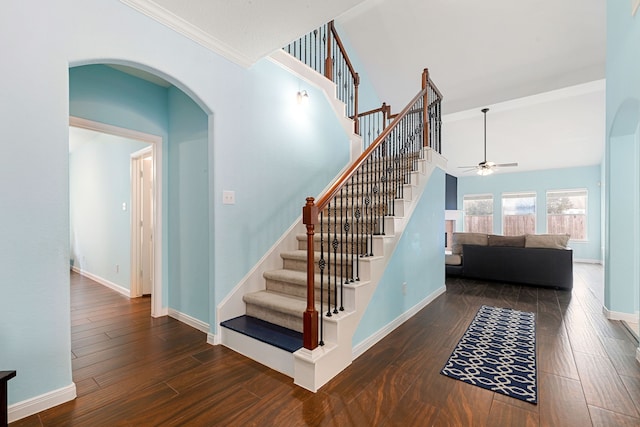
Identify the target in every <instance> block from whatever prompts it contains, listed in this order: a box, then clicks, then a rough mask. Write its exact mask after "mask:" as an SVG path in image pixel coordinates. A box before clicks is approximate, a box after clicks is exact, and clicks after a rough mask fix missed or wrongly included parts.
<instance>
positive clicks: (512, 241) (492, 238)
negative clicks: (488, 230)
mask: <svg viewBox="0 0 640 427" xmlns="http://www.w3.org/2000/svg"><path fill="white" fill-rule="evenodd" d="M524 241H525V236H524V235H522V236H498V235H496V234H490V235H489V246H509V247H513V248H524Z"/></svg>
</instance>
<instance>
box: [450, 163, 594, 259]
mask: <svg viewBox="0 0 640 427" xmlns="http://www.w3.org/2000/svg"><path fill="white" fill-rule="evenodd" d="M600 179H601V174H600V166H597V165H596V166H585V167H578V168H568V169H548V170H543V171H532V172H515V173H508V174H494V175H489V176H461V177H458V208H460V209H462V206H463V204H462V200H463V198H464V196H465V194H492V195H493V230H494V233H495V234H502V193H511V192H518V191H535V192H536V195H537V198H536V233H538V234H544V233H546V232H547V223H546V214H547V208H546V206H547V201H546V193H547V191H548V190H569V189H577V188H586V189H587V193H588V194H587V203H588V206H587V241H577V240H571V241H570V242H569V245H570V246H571V248H572V249H573V258H574V259H576V260H589V261H601V260H602V256H601V253H602V249H601V246H602V244H601V230H600V226H601V221H600V217H601V188H600ZM463 224H464V223H463V221H458V223H457V224H456V227H457V228H458V230H459V231H462V227H463Z"/></svg>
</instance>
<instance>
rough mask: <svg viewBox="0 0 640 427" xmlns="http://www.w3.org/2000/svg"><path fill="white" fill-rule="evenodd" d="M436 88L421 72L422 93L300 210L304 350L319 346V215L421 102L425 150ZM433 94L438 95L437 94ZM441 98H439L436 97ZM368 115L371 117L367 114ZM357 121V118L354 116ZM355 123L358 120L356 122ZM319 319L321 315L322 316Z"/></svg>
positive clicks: (384, 107) (383, 106) (427, 71)
mask: <svg viewBox="0 0 640 427" xmlns="http://www.w3.org/2000/svg"><path fill="white" fill-rule="evenodd" d="M433 88H435V86H432V85H431V82H430V80H429V70H428V69H426V68H425V69H424V70H423V72H422V89H421V90H420V92H418V94H417V95H416V96H415V97H414V98H413V99H412V100H411V101H410V102H409V103H408V104H407V106H406V107H404V108H403V109H402V111H401V112H400V113H399V114H397V115H396V116H395V118H394V119H393V121H392V122H391V124H390V125H389V126H386V127H385V128H384V129H383V131H382V132H381V133H380V135H378V137H377V138H376V139H375V140H374V141H373V143H371V145H370V146H369V147H368V148H367V149H366V150H365V151H364V152H363V153H362V154H361V155H360V157H358V159H357V160H356V161H355V162H353V163H352V164H351V166H349V168H348V169H347V170H346V171H345V172H344V173H343V174H342V175H341V176H340V177H339V178H338V179H337V180H336V182H334V183H333V184H332V185H331V187H330V188H329V189H328V190H327V191H326V192H325V193H324V194H323V195H321V196H320V197H319V198H318V200H317V202H316V200H315V199H314V198H313V197H308V198H307V200H306V205H305V206H304V207H303V208H302V219H303V223H304V224H305V226H306V228H307V307H306V310H305V312H304V313H303V331H304V333H303V346H304V348H306V349H309V350H313V349H315V348H316V347H317V346H318V321H319V320H318V311H317V310H316V307H315V254H314V242H313V239H314V233H315V226H316V224H318V223H319V214H320V212H322V211H323V210H324V209H325V208H326V207H327V206H328V205H329V203H330V202H331V201H332V200H333V199H334V197H335V196H336V195H337V194H338V192H339V191H341V190H342V188H343V187H344V186H345V185H346V184H347V183H348V182H349V180H351V179H352V177H353V176H354V174H355V173H356V172H357V171H358V170H359V169H360V168H361V167H362V166H363V165H364V164H365V162H367V161H368V159H369V157H370V156H371V155H372V153H373V152H374V151H375V150H377V149H378V148H380V146H381V145H382V143H383V142H384V141H385V140H386V139H387V137H388V136H389V135H390V134H391V132H392V131H394V129H395V128H396V126H397V125H398V124H399V123H401V121H402V120H403V119H404V118H405V117H406V116H407V115H408V114H411V113H414V112H419V111H417V110H415V108H414V106H415V104H416V103H417V102H418V101H419V100H420V98H423V103H422V110H423V111H422V121H423V126H424V127H423V132H422V133H423V135H424V140H423V146H425V147H426V146H428V138H429V132H428V131H429V128H428V126H429V124H428V120H429V117H428V113H427V108H428V105H429V104H428V98H429V93H430V92H429V90H430V89H433ZM436 93H439V92H437V91H436ZM439 96H440V95H439ZM389 110H390V109H389V108H387V107H386V106H385V104H383V105H382V107H380V108H379V109H376V112H383V113H385V115H386V113H387V112H388V111H389ZM367 114H373V112H372V113H369V112H367ZM356 118H357V116H356ZM356 123H357V120H356ZM321 315H322V314H321Z"/></svg>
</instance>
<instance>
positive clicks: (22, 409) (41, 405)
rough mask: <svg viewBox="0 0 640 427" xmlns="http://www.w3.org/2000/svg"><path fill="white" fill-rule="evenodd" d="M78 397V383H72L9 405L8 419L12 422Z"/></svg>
mask: <svg viewBox="0 0 640 427" xmlns="http://www.w3.org/2000/svg"><path fill="white" fill-rule="evenodd" d="M75 398H76V385H75V383H71V384H69V385H68V386H66V387H62V388H59V389H57V390H53V391H50V392H48V393H45V394H41V395H40V396H36V397H32V398H31V399H27V400H23V401H22V402H18V403H14V404H13V405H9V407H8V408H7V412H8V414H7V415H8V421H9V423H12V422H14V421H17V420H21V419H22V418H26V417H28V416H30V415H33V414H37V413H38V412H42V411H45V410H47V409H49V408H53V407H54V406H58V405H61V404H63V403H65V402H69V401H70V400H73V399H75Z"/></svg>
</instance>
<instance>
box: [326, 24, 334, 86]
mask: <svg viewBox="0 0 640 427" xmlns="http://www.w3.org/2000/svg"><path fill="white" fill-rule="evenodd" d="M332 34H333V21H331V22H329V23H328V24H327V57H326V58H325V60H324V76H325V77H326V78H328V79H329V80H331V81H333V59H332V58H331V44H332V42H331V35H332Z"/></svg>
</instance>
